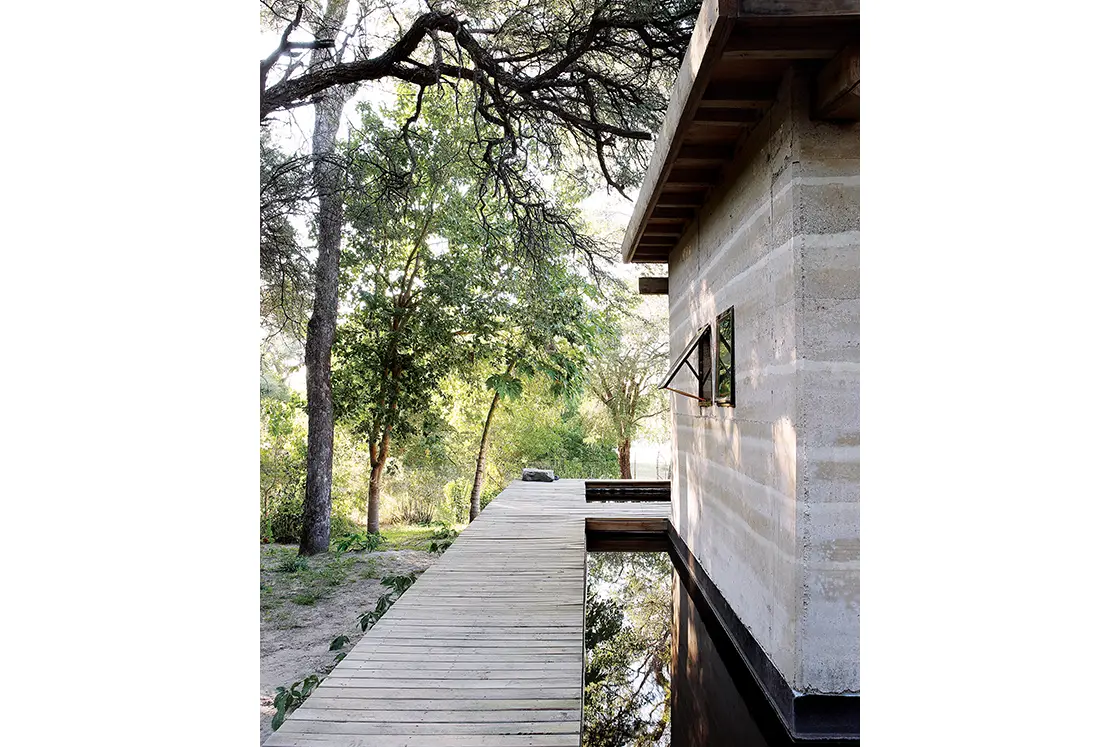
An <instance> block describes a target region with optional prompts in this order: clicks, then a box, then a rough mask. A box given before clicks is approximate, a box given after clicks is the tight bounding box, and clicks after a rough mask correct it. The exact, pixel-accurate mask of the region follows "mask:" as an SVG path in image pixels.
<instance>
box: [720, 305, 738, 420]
mask: <svg viewBox="0 0 1120 747" xmlns="http://www.w3.org/2000/svg"><path fill="white" fill-rule="evenodd" d="M715 389H716V396H715V403H716V404H717V405H721V406H723V407H734V406H735V308H734V307H732V308H730V309H728V310H727V311H725V312H723V313H722V314H720V315H719V316H718V317H716V386H715Z"/></svg>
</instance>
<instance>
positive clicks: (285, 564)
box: [276, 555, 308, 573]
mask: <svg viewBox="0 0 1120 747" xmlns="http://www.w3.org/2000/svg"><path fill="white" fill-rule="evenodd" d="M307 569H308V565H307V558H305V557H303V556H302V555H289V556H287V557H285V558H284V559H283V560H281V561H280V562H279V563H278V564H277V565H276V570H278V571H280V572H281V573H297V572H299V571H306V570H307Z"/></svg>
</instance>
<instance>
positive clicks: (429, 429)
mask: <svg viewBox="0 0 1120 747" xmlns="http://www.w3.org/2000/svg"><path fill="white" fill-rule="evenodd" d="M698 7H699V3H698V2H695V1H694V0H682V1H681V2H671V3H652V2H651V3H633V2H611V1H600V2H582V1H581V2H576V3H564V4H552V3H543V4H542V3H535V2H532V3H531V2H527V1H525V0H512V1H509V2H499V3H485V4H476V3H472V2H457V3H438V4H436V3H432V4H431V5H429V6H428V7H427V8H426V9H425V8H424V7H421V6H418V5H413V4H410V3H394V2H383V3H376V4H375V3H366V2H360V1H357V0H354V1H351V0H327V2H325V3H323V4H321V5H312V4H307V3H274V4H266V5H264V6H263V8H262V20H263V21H264V23H265V25H266V26H267V27H270V28H274V29H275V30H276V32H277V33H279V44H278V46H277V48H276V50H275V51H274V52H273V54H271V55H269V56H268V58H266V59H265V60H262V63H261V119H262V138H261V169H262V175H261V180H262V191H261V222H262V232H261V268H262V319H263V321H264V326H265V327H266V329H267V330H268V332H269V335H270V337H271V338H276V339H282V340H284V341H285V344H288V345H290V344H302V347H303V369H302V370H304V371H305V372H306V393H305V398H303V399H299V398H295V397H292V396H285V397H284V398H282V399H275V398H273V397H272V394H268V395H266V393H265V389H266V387H265V385H264V383H263V381H264V378H263V377H262V512H264V513H266V514H267V513H269V512H271V511H272V510H273V508H272V507H273V506H277V505H281V504H283V505H289V506H290V505H291V504H292V503H294V500H292V498H293V496H294V495H295V493H296V490H297V489H296V488H293V487H292V485H293V481H292V479H289V480H287V482H285V486H286V487H285V490H283V491H282V490H280V489H279V488H278V487H276V486H277V484H278V483H277V482H276V476H277V475H281V474H282V475H290V476H291V475H294V476H295V478H294V479H296V480H299V481H302V485H303V490H304V495H303V501H302V513H301V516H300V520H299V522H297V523H298V525H299V528H300V551H301V553H314V552H320V551H322V550H324V549H326V547H327V542H328V539H329V536H330V533H331V521H332V516H334V517H336V518H335V521H336V523H337V521H339V519H338V518H337V517H338V516H341V515H342V514H345V513H346V512H345V511H340V510H339V507H340V505H342V504H346V503H347V501H350V503H351V504H352V505H353V508H354V511H352V512H351V513H350V514H349V515H353V513H354V512H355V511H358V510H359V508H358V507H359V505H360V501H358V500H356V499H352V498H347V497H346V496H353V495H355V494H356V491H355V490H353V486H352V485H348V486H347V487H342V486H340V485H339V484H338V483H339V482H344V483H345V482H348V481H349V478H350V477H351V472H350V471H348V468H347V467H344V466H343V465H342V464H340V460H339V459H338V456H339V454H337V453H336V449H338V448H340V445H343V446H341V448H342V450H343V452H345V454H352V453H353V450H352V449H351V447H352V446H353V445H354V444H356V443H360V444H361V449H362V452H363V454H364V456H365V458H366V462H367V464H366V466H365V470H366V473H367V474H366V481H365V486H364V487H365V490H364V494H365V505H364V508H365V511H364V512H363V513H364V516H365V521H366V529H367V531H371V532H372V531H377V529H378V528H379V526H380V521H381V508H382V505H381V504H382V500H381V499H382V495H383V494H386V493H387V492H388V490H389V487H390V485H391V484H393V481H395V480H402V479H405V477H404V476H405V475H411V477H409V478H408V479H411V480H414V481H417V482H416V483H415V484H416V485H419V483H421V482H426V481H429V478H430V481H429V484H428V485H427V489H426V492H425V491H423V490H420V489H419V488H417V489H416V492H417V494H420V493H423V494H424V495H425V501H424V504H425V505H426V506H427V508H425V509H423V510H421V511H419V512H418V515H428V514H431V515H436V514H437V513H440V512H441V511H442V512H443V514H442V515H445V516H446V517H447V518H448V519H449V520H451V519H456V520H457V519H459V517H458V516H457V515H456V514H455V512H454V511H453V510H452V509H451V508H450V507H451V506H452V504H454V502H455V491H456V490H458V488H457V487H455V486H457V485H458V484H459V483H458V481H459V480H461V479H463V473H464V471H465V473H466V475H467V476H468V477H467V478H466V482H468V483H469V490H468V492H467V497H466V507H467V517H468V518H470V519H473V518H474V517H475V516H477V515H478V512H479V511H480V510H481V508H482V506H483V505H484V504H485V502H486V500H487V498H488V497H489V495H490V494H492V493H493V492H494V491H495V490H496V488H497V486H498V485H500V484H501V483H502V482H504V481H505V480H506V479H508V478H509V476H510V474H512V472H511V471H506V470H507V465H506V464H505V463H503V462H502V460H503V459H506V458H510V456H511V455H512V454H513V453H519V454H520V456H521V459H522V463H524V462H525V461H533V460H534V459H535V460H536V461H540V460H541V459H542V458H543V457H542V455H541V454H539V453H535V454H532V451H533V450H532V449H531V448H529V449H520V450H519V449H510V448H509V444H508V442H506V441H504V440H502V439H503V438H508V437H509V433H510V431H509V430H508V429H503V426H502V424H503V423H505V422H506V421H508V419H509V416H511V415H514V414H516V413H517V412H518V407H517V402H518V401H519V400H520V399H521V398H523V397H529V396H534V397H543V398H545V399H547V400H548V406H547V407H545V409H544V410H536V411H535V414H537V415H542V414H543V413H544V412H545V411H547V410H548V408H549V407H551V408H554V409H556V410H557V412H558V413H559V419H558V421H557V422H556V423H555V424H556V426H557V427H558V428H559V430H560V432H563V433H568V434H570V435H571V437H570V438H567V439H562V442H563V446H564V448H563V449H561V450H560V451H557V449H558V448H559V447H558V445H557V444H552V445H550V446H549V457H550V459H555V460H558V461H557V463H562V464H564V465H565V466H564V467H563V468H559V467H557V468H558V469H559V471H560V472H561V474H567V475H568V476H578V477H590V476H599V475H601V474H602V472H603V471H605V470H602V469H601V468H602V467H603V466H605V463H604V461H603V460H604V457H606V452H604V451H603V449H609V451H610V453H611V454H612V455H613V456H614V459H615V462H614V465H613V466H614V469H611V470H610V471H609V472H610V473H611V474H622V475H624V476H625V475H628V472H629V470H628V465H629V459H628V449H629V444H630V442H631V440H632V439H633V438H634V437H635V434H636V432H637V430H636V429H637V427H638V424H639V423H640V421H641V420H643V419H647V418H651V417H653V416H654V414H655V413H656V412H657V411H658V410H659V409H663V408H659V407H658V405H657V403H656V401H655V399H656V398H655V397H651V396H650V394H649V392H648V386H649V384H650V383H652V380H653V376H652V375H651V374H649V373H648V372H645V371H643V372H642V373H641V374H635V372H634V370H633V366H634V365H639V366H647V367H649V368H650V370H651V371H652V370H653V369H654V368H656V367H657V366H658V365H659V361H660V357H661V356H663V350H661V349H660V348H659V347H658V346H654V347H653V348H651V349H643V350H642V351H641V355H640V356H638V357H637V358H635V357H633V356H631V359H627V360H626V361H623V360H622V359H621V358H619V354H620V353H621V352H622V351H623V350H624V349H625V347H626V346H625V345H622V344H621V341H622V340H623V339H624V337H625V338H626V339H627V340H629V337H627V336H626V333H625V327H626V324H627V322H626V319H627V318H629V317H630V316H632V315H633V313H634V312H633V309H632V307H633V305H634V302H633V301H632V300H631V299H630V298H628V297H627V292H626V291H624V290H622V289H621V288H620V283H619V282H618V281H617V280H616V279H615V278H613V277H611V276H610V274H609V273H608V272H604V259H605V258H607V257H611V256H612V255H613V254H614V253H615V248H616V246H617V244H616V243H614V242H610V241H604V239H603V236H602V235H600V234H597V233H596V231H594V230H592V227H591V226H588V225H587V223H586V221H585V220H584V219H583V216H582V214H581V212H580V210H579V207H578V206H579V202H580V201H581V200H582V199H584V198H585V197H586V196H587V195H588V194H589V193H590V191H591V190H592V189H594V188H596V187H599V186H602V185H604V184H605V185H606V186H607V187H608V188H614V189H618V190H622V189H627V188H630V187H633V186H634V185H635V184H636V183H637V181H638V180H639V179H640V176H641V174H642V171H643V166H644V161H643V158H644V156H645V153H646V151H645V149H644V146H643V145H642V143H643V142H644V141H648V140H649V139H650V138H651V137H652V134H651V133H652V131H653V129H654V128H655V126H656V124H657V123H658V121H659V116H660V113H661V111H663V109H664V105H665V94H666V89H667V84H668V82H669V81H670V80H671V78H672V76H673V75H674V74H675V73H676V69H677V66H678V64H679V61H680V57H681V55H682V54H683V51H684V49H685V47H686V45H687V41H688V38H689V35H690V33H691V25H692V22H693V19H694V17H695V12H696V10H697V9H698ZM372 81H385V82H390V81H395V83H393V86H394V87H393V88H392V90H393V92H394V93H395V99H394V100H393V101H392V103H390V104H387V105H383V106H380V107H373V106H370V105H368V104H364V105H361V106H359V108H358V112H359V120H360V121H358V122H353V121H351V122H350V126H349V128H348V131H347V132H345V133H344V136H343V137H342V138H341V139H340V138H339V135H340V133H341V132H342V123H343V114H344V111H345V109H346V105H347V102H348V101H349V100H350V99H351V98H352V97H353V96H354V95H355V94H356V93H357V92H358V91H359V90H360V89H361V87H362V86H363V85H365V84H368V83H370V82H372ZM302 106H310V107H312V109H313V121H314V128H313V132H312V133H311V137H310V139H309V143H308V144H307V147H306V149H296V151H295V152H290V151H291V149H290V148H288V149H285V148H283V147H279V146H278V145H277V144H276V143H275V142H274V141H273V139H272V137H271V130H272V128H273V127H274V126H275V124H276V122H278V121H279V118H280V117H281V116H282V115H283V113H284V112H285V111H287V110H289V109H298V108H299V107H302ZM302 221H305V223H304V225H306V228H307V240H306V241H304V242H301V241H300V238H299V235H300V231H299V230H297V227H299V226H300V224H301V222H302ZM308 244H310V246H307V245H308ZM631 326H632V325H631ZM662 328H663V325H662ZM269 355H270V353H268V352H267V351H266V352H262V367H263V366H265V365H266V364H265V359H266V358H268V356H269ZM639 359H640V360H639ZM288 360H289V361H290V359H288ZM267 365H269V366H272V365H274V363H273V362H272V361H271V360H270V361H269V362H268V363H267ZM619 376H621V377H623V379H624V380H623V379H620V380H619V381H618V382H613V383H612V381H613V378H615V377H619ZM479 377H481V381H479ZM604 382H606V383H604ZM456 386H459V387H465V389H464V394H466V393H472V394H473V393H476V389H480V390H481V392H482V396H483V403H484V405H485V407H484V410H485V412H484V413H482V414H481V417H480V419H479V420H478V421H477V422H476V423H475V424H474V430H475V432H474V434H473V441H472V442H471V445H470V448H469V449H468V452H469V453H473V459H470V460H469V461H468V460H465V459H464V457H463V453H462V448H460V444H457V441H464V440H465V438H466V431H463V432H459V431H454V428H453V427H452V426H450V425H449V424H450V422H451V419H452V418H453V417H454V412H453V411H454V408H455V403H449V402H448V399H447V397H446V392H447V391H449V390H454V389H455V387H456ZM635 387H636V388H635ZM274 388H275V387H274ZM271 391H272V390H270V392H271ZM270 399H271V400H272V401H273V402H275V403H276V404H268V405H267V406H266V403H265V400H270ZM539 404H543V400H542V402H541V403H539ZM267 408H271V409H267ZM266 410H267V412H266ZM285 413H287V414H290V416H291V417H290V421H291V422H290V424H287V422H286V421H285V420H284V418H285V417H286V415H285ZM304 418H306V420H304ZM266 421H267V423H266ZM506 425H507V426H508V423H506ZM266 426H267V427H266ZM464 427H466V426H465V424H464ZM304 428H306V431H304V430H303V429H304ZM514 430H516V429H514ZM453 431H454V433H453ZM266 432H267V433H268V434H269V442H268V443H269V445H268V449H267V451H268V456H267V459H266V455H265V452H266V446H265V441H264V434H265V433H266ZM305 432H306V436H305V440H304V441H303V446H302V447H299V446H297V445H296V444H294V443H293V444H289V445H288V446H290V447H291V448H288V447H287V446H285V447H283V448H281V447H278V446H277V445H276V442H277V439H280V438H284V437H286V438H289V439H290V440H294V441H298V440H300V438H301V437H303V434H304V433H305ZM274 433H275V434H278V435H273V434H274ZM285 434H286V435H285ZM577 436H578V438H577ZM608 442H609V444H610V445H609V446H607V443H608ZM596 449H598V453H596ZM616 449H619V450H621V451H622V453H623V460H622V461H623V465H625V466H624V467H623V468H622V469H618V466H617V465H618V461H617V460H618V456H617V454H616V453H615V450H616ZM530 454H532V456H529V455H530ZM281 455H284V456H283V457H281ZM453 459H457V460H459V461H458V462H455V461H453ZM271 460H280V461H284V460H287V466H285V467H284V468H283V469H280V468H279V467H278V466H277V464H273V463H272V461H271ZM266 461H267V462H268V467H269V469H268V470H267V472H268V477H269V480H268V481H266V479H265V477H266V475H265V473H266ZM300 461H302V462H303V464H304V468H303V470H302V472H301V471H299V470H298V469H297V470H294V471H293V469H290V467H291V465H292V464H294V463H297V462H300ZM425 463H426V464H427V477H426V478H424V479H421V478H420V475H419V474H418V470H421V469H422V467H421V465H423V464H425ZM347 464H349V462H347ZM553 466H555V465H553ZM339 468H341V469H343V473H342V474H341V475H339V476H338V477H340V478H342V479H341V480H340V479H336V475H335V471H336V469H339ZM512 469H513V468H512V467H509V470H512ZM436 474H439V475H440V477H439V478H436V477H435V475H436ZM603 476H605V475H603ZM440 480H444V481H443V489H442V490H441V491H440V492H441V493H442V494H443V495H444V500H445V501H446V502H447V504H448V505H447V507H445V508H440V509H438V510H437V509H436V508H435V507H434V503H435V501H434V498H433V497H432V496H433V495H434V493H432V490H431V488H432V487H433V486H434V485H435V483H438V482H439V481H440ZM266 482H267V483H268V484H269V485H271V486H273V487H271V488H270V491H271V493H270V494H269V497H268V498H267V500H266V496H265V487H264V486H265V484H266ZM395 489H396V488H394V490H395ZM285 491H286V492H285ZM281 493H283V494H284V495H286V496H287V498H286V499H285V500H286V501H287V503H284V502H283V501H279V499H277V498H276V496H277V495H280V494H281ZM397 494H403V493H401V491H400V490H397ZM332 496H333V498H332ZM266 506H267V507H268V508H267V509H266V508H265V507H266ZM393 510H394V511H396V510H397V509H396V508H395V507H394V508H393ZM264 523H268V522H265V521H264V520H262V526H263V525H264ZM281 523H283V522H272V523H270V524H269V526H278V525H279V524H281Z"/></svg>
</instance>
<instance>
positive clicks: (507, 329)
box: [470, 260, 601, 521]
mask: <svg viewBox="0 0 1120 747" xmlns="http://www.w3.org/2000/svg"><path fill="white" fill-rule="evenodd" d="M505 281H506V288H507V289H509V291H510V292H508V294H507V295H506V296H505V297H504V300H505V301H506V303H505V304H504V308H502V309H501V310H500V311H501V317H500V329H499V330H498V331H497V332H496V333H495V335H494V337H493V339H492V341H491V343H490V346H489V347H490V349H489V351H488V352H489V354H490V355H491V356H492V360H493V361H494V363H495V364H496V365H497V366H498V367H499V370H498V371H497V372H495V373H493V374H491V375H490V376H489V377H488V378H487V379H486V382H485V385H486V389H487V390H488V391H493V392H494V394H493V397H492V398H491V400H490V408H489V410H488V411H487V413H486V420H485V421H484V422H483V426H482V435H481V437H480V439H479V447H478V457H477V459H476V460H475V473H474V484H473V486H472V488H471V497H470V520H471V521H474V520H475V519H476V518H478V515H479V513H481V511H482V487H483V483H484V481H485V475H486V458H487V454H488V452H489V447H490V427H491V423H492V421H493V418H494V413H495V412H496V411H497V409H498V403H499V402H500V401H502V400H505V401H512V400H516V399H517V398H519V397H520V396H521V393H522V391H523V389H524V380H525V379H526V378H531V377H534V376H544V377H545V378H546V379H547V380H548V382H549V385H550V392H551V394H552V395H553V396H555V397H560V398H564V399H566V400H568V401H572V400H574V399H575V398H576V396H577V395H578V393H579V392H580V388H581V386H582V374H583V370H584V368H585V367H586V359H587V356H588V354H589V352H591V350H592V345H593V343H594V340H595V339H596V336H597V334H598V333H599V331H600V330H599V325H600V324H601V320H600V319H599V316H598V314H597V313H596V312H595V311H594V310H593V309H592V307H591V305H590V303H589V299H590V298H592V297H593V296H595V295H596V293H595V290H594V287H593V286H591V285H590V284H589V283H587V282H586V281H584V280H583V279H582V278H580V277H579V276H578V275H577V274H575V273H574V272H572V270H571V268H570V267H569V266H567V265H565V264H564V263H562V262H556V261H553V262H546V261H543V260H542V261H537V262H534V263H532V264H531V265H529V266H527V267H522V268H518V271H516V272H514V273H511V274H510V275H507V276H506V278H505ZM502 369H504V370H502Z"/></svg>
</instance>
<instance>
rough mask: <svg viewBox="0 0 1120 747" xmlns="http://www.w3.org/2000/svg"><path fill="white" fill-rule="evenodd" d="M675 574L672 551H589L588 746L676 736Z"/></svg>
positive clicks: (642, 746)
mask: <svg viewBox="0 0 1120 747" xmlns="http://www.w3.org/2000/svg"><path fill="white" fill-rule="evenodd" d="M672 578H673V568H672V564H671V563H670V561H669V555H668V553H665V552H597V553H592V554H591V555H590V556H589V557H588V561H587V623H586V628H585V636H586V642H585V646H586V649H587V655H586V663H585V667H586V669H585V671H584V696H583V744H584V745H585V747H623V746H624V745H627V746H629V745H633V746H634V747H654V746H655V745H668V744H669V728H668V727H669V662H670V657H671V654H670V641H669V635H670V629H671V628H670V619H671V616H672V585H671V584H672Z"/></svg>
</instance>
